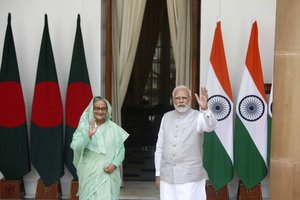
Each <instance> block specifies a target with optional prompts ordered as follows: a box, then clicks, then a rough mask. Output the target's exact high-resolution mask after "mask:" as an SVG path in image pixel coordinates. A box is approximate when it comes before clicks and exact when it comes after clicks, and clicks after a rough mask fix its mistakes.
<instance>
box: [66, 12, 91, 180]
mask: <svg viewBox="0 0 300 200" xmlns="http://www.w3.org/2000/svg"><path fill="white" fill-rule="evenodd" d="M92 98H93V94H92V89H91V85H90V79H89V74H88V70H87V65H86V59H85V53H84V46H83V40H82V33H81V27H80V15H78V18H77V28H76V34H75V42H74V48H73V55H72V62H71V69H70V74H69V82H68V87H67V95H66V129H65V130H66V135H65V163H66V166H67V168H68V170H69V171H70V172H71V174H72V175H73V177H74V179H75V180H77V179H78V178H77V174H76V169H75V167H74V165H73V150H72V149H71V148H70V144H71V142H72V138H73V133H74V132H75V130H76V128H77V126H78V122H79V119H80V116H81V114H82V112H83V111H84V109H85V108H86V107H87V106H88V104H89V102H90V101H91V99H92Z"/></svg>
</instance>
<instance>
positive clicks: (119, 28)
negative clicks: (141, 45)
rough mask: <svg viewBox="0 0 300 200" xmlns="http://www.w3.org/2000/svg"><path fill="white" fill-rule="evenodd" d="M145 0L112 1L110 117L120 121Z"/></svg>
mask: <svg viewBox="0 0 300 200" xmlns="http://www.w3.org/2000/svg"><path fill="white" fill-rule="evenodd" d="M145 6H146V0H126V1H125V0H113V1H112V56H113V67H112V88H113V89H112V90H113V92H112V107H113V112H112V118H113V120H114V121H115V122H116V123H117V124H119V125H121V107H122V104H123V101H124V98H125V94H126V90H127V86H128V83H129V79H130V75H131V71H132V67H133V62H134V58H135V54H136V49H137V46H138V41H139V36H140V32H141V26H142V22H143V16H144V11H145Z"/></svg>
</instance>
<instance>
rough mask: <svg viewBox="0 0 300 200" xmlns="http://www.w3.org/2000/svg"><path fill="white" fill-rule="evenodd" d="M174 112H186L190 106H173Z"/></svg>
mask: <svg viewBox="0 0 300 200" xmlns="http://www.w3.org/2000/svg"><path fill="white" fill-rule="evenodd" d="M174 107H175V110H177V112H179V113H185V112H186V111H188V110H189V109H190V108H191V104H187V105H185V106H182V105H181V106H176V105H175V104H174Z"/></svg>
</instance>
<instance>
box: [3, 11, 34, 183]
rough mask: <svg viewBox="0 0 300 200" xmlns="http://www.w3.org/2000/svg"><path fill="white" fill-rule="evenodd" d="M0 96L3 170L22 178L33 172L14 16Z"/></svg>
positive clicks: (6, 41) (9, 176) (10, 176)
mask: <svg viewBox="0 0 300 200" xmlns="http://www.w3.org/2000/svg"><path fill="white" fill-rule="evenodd" d="M0 94H1V98H0V137H1V139H0V158H1V159H0V171H1V172H2V174H3V175H4V177H5V179H10V180H13V179H22V178H23V176H24V175H25V174H26V173H28V172H29V171H30V160H29V149H28V135H27V125H26V111H25V104H24V97H23V92H22V86H21V81H20V77H19V69H18V62H17V56H16V50H15V44H14V39H13V33H12V28H11V15H10V13H9V14H8V22H7V28H6V34H5V39H4V47H3V55H2V63H1V71H0Z"/></svg>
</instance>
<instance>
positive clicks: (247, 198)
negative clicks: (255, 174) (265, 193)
mask: <svg viewBox="0 0 300 200" xmlns="http://www.w3.org/2000/svg"><path fill="white" fill-rule="evenodd" d="M237 199H238V200H252V199H256V200H262V199H263V198H262V194H261V187H260V183H259V184H257V185H255V186H253V187H252V188H251V189H249V190H247V189H246V188H245V186H244V184H243V183H242V182H241V181H240V183H239V189H238V196H237Z"/></svg>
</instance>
